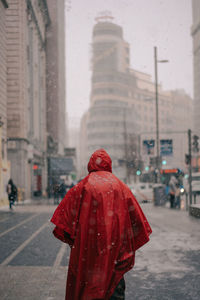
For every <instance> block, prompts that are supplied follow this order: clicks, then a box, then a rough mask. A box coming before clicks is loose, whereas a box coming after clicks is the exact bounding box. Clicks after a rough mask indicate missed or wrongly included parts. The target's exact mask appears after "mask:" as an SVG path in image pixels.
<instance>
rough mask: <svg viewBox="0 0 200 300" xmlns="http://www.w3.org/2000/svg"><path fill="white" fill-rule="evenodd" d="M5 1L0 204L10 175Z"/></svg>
mask: <svg viewBox="0 0 200 300" xmlns="http://www.w3.org/2000/svg"><path fill="white" fill-rule="evenodd" d="M7 9H8V2H7V1H2V0H1V1H0V206H1V205H4V204H5V203H6V200H7V193H6V185H7V182H8V180H9V177H10V164H9V162H8V161H7V83H6V82H7V63H6V10H7Z"/></svg>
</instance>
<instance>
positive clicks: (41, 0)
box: [26, 0, 50, 49]
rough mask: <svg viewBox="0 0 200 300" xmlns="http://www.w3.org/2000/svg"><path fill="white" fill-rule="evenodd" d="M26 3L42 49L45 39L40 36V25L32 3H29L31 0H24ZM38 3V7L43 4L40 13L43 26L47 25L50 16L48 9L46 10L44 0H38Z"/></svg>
mask: <svg viewBox="0 0 200 300" xmlns="http://www.w3.org/2000/svg"><path fill="white" fill-rule="evenodd" d="M26 3H27V8H28V11H29V12H30V14H31V17H32V19H33V22H34V23H35V26H36V30H37V33H38V36H39V39H40V42H41V46H42V48H43V49H44V48H45V39H43V37H42V33H41V30H40V26H39V24H38V21H37V17H36V14H35V11H34V8H33V5H32V3H31V0H26ZM38 3H39V6H40V7H41V5H42V6H43V8H42V9H41V11H42V15H43V18H44V22H45V26H48V25H49V24H50V17H49V11H48V7H47V3H46V0H38Z"/></svg>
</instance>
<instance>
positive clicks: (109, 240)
mask: <svg viewBox="0 0 200 300" xmlns="http://www.w3.org/2000/svg"><path fill="white" fill-rule="evenodd" d="M111 164H112V161H111V158H110V157H109V155H108V154H107V153H106V151H105V150H104V149H99V150H97V151H96V152H94V153H93V155H92V156H91V158H90V161H89V163H88V171H89V174H88V175H87V176H86V177H85V178H84V179H83V180H81V181H80V182H79V183H78V184H76V185H75V186H74V187H73V188H71V189H70V190H69V192H68V193H67V194H66V196H65V198H64V199H63V200H62V201H61V203H60V204H59V206H58V207H57V209H56V210H55V212H54V214H53V217H52V219H51V222H52V223H54V224H55V229H54V231H53V233H54V235H55V237H57V238H58V239H60V240H61V241H62V242H64V243H68V244H69V245H70V246H71V255H70V262H69V268H68V278H67V286H66V298H65V299H66V300H69V299H71V300H94V299H104V300H108V299H124V294H125V293H124V290H125V282H124V277H123V276H124V274H125V273H126V272H128V271H129V270H130V269H131V268H132V267H133V266H134V263H135V252H136V250H137V249H139V248H140V247H142V246H143V245H144V244H145V243H147V242H148V241H149V235H150V234H151V232H152V231H151V227H150V225H149V223H148V221H147V219H146V217H145V216H144V213H143V212H142V210H141V208H140V206H139V204H138V202H137V200H136V199H135V197H134V196H133V194H132V193H131V191H130V189H129V188H128V187H127V186H126V185H125V184H124V183H123V182H122V181H120V180H119V179H118V178H117V177H116V176H114V175H113V174H112V165H111Z"/></svg>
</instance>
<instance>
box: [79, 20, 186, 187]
mask: <svg viewBox="0 0 200 300" xmlns="http://www.w3.org/2000/svg"><path fill="white" fill-rule="evenodd" d="M92 47H93V57H92V82H91V97H90V108H89V110H88V112H87V117H86V116H84V118H83V120H82V122H83V123H84V125H83V124H82V125H81V128H82V132H81V136H82V142H81V144H84V145H85V143H87V146H84V148H87V150H86V151H87V154H86V155H85V164H86V163H87V160H88V158H89V156H90V155H91V153H92V152H93V151H94V150H96V149H97V148H101V147H103V148H105V150H107V151H108V152H109V154H110V155H111V157H112V161H113V172H114V173H115V174H116V175H117V176H118V177H119V178H121V179H122V180H124V181H126V182H128V181H130V180H131V170H134V172H133V173H135V172H136V171H137V169H138V168H144V167H145V165H146V166H149V165H150V158H151V157H153V156H156V153H155V149H156V147H155V140H156V117H155V116H156V105H155V84H154V82H153V81H152V79H151V76H150V75H148V74H145V73H143V72H139V71H136V70H133V69H131V67H130V63H129V62H130V57H129V45H128V43H127V42H126V41H125V40H124V39H123V31H122V28H121V27H120V26H118V25H116V24H113V23H112V22H110V20H106V19H104V18H101V20H99V21H98V22H97V24H96V25H95V26H94V29H93V40H92ZM158 91H159V93H158V94H159V130H160V140H161V141H163V140H164V141H165V140H167V141H168V140H171V144H173V151H172V153H167V152H164V151H163V153H162V156H163V159H166V160H167V167H168V168H174V167H179V168H184V167H185V163H184V158H185V153H187V129H188V128H190V123H191V120H192V100H191V98H190V97H189V96H187V95H185V93H183V92H182V91H181V92H180V91H164V90H163V89H162V86H161V85H158ZM178 107H179V108H181V110H180V109H178ZM180 111H181V112H180ZM182 113H183V114H182ZM183 116H184V117H185V119H184V121H183ZM188 126H189V127H188ZM84 128H85V132H84ZM178 128H179V130H178ZM83 140H84V141H83ZM151 140H154V148H153V149H152V151H151V152H149V151H146V149H145V147H144V146H145V142H148V141H151ZM161 141H160V142H161ZM180 141H181V142H180ZM164 143H165V142H164ZM160 148H161V147H160ZM162 149H163V148H162ZM81 151H82V148H81ZM168 154H170V155H168ZM82 155H83V156H84V154H82ZM165 155H166V157H165ZM83 169H84V166H83V165H82V170H83Z"/></svg>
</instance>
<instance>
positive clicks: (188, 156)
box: [185, 154, 191, 165]
mask: <svg viewBox="0 0 200 300" xmlns="http://www.w3.org/2000/svg"><path fill="white" fill-rule="evenodd" d="M185 163H186V165H189V164H190V163H191V155H189V154H185Z"/></svg>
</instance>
